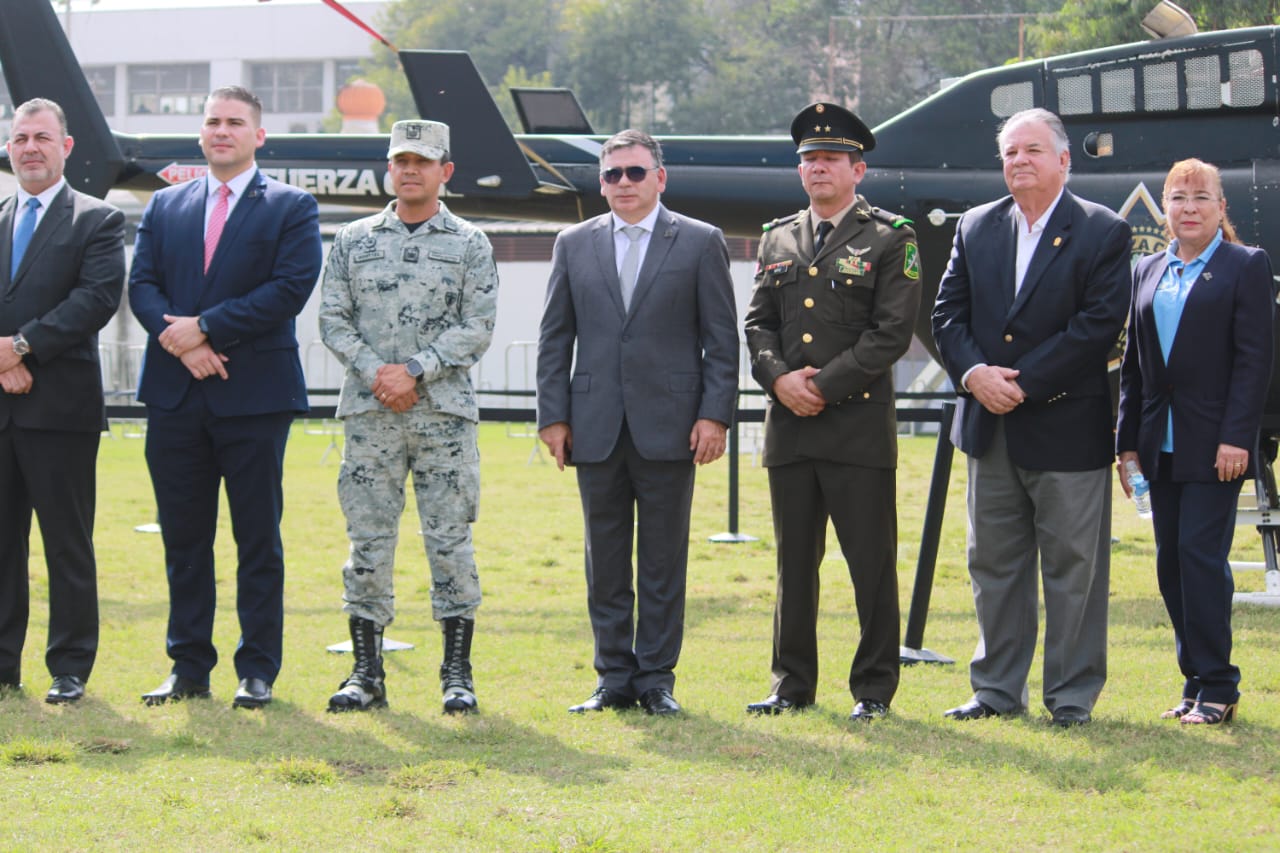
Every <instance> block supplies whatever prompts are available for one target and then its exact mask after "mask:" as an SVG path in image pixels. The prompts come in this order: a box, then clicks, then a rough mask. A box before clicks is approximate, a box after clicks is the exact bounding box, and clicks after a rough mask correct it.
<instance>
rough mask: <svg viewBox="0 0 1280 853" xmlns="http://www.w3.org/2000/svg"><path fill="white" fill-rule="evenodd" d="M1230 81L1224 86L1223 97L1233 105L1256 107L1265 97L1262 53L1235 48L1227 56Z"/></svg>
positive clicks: (1265, 88)
mask: <svg viewBox="0 0 1280 853" xmlns="http://www.w3.org/2000/svg"><path fill="white" fill-rule="evenodd" d="M1228 61H1229V65H1230V69H1231V81H1230V82H1229V83H1228V84H1227V85H1226V86H1225V87H1224V88H1225V90H1226V91H1225V92H1224V93H1223V94H1224V97H1225V98H1226V101H1227V103H1228V104H1229V105H1230V106H1233V107H1257V106H1261V105H1262V101H1263V98H1264V97H1266V92H1267V85H1266V80H1265V78H1264V77H1263V67H1262V54H1261V53H1260V52H1259V51H1256V50H1237V51H1236V52H1235V53H1233V54H1231V56H1230V57H1228Z"/></svg>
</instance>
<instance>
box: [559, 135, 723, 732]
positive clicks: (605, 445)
mask: <svg viewBox="0 0 1280 853" xmlns="http://www.w3.org/2000/svg"><path fill="white" fill-rule="evenodd" d="M600 166H601V170H600V194H601V195H603V196H604V197H605V199H606V200H607V201H608V202H609V208H610V212H609V213H606V214H603V215H601V216H597V217H596V218H594V219H590V220H588V221H586V222H583V223H581V224H579V225H575V226H573V227H572V228H568V229H566V230H564V231H563V232H561V233H560V236H559V237H557V238H556V244H555V250H554V252H553V254H552V260H551V267H552V269H551V279H550V281H549V283H548V285H547V298H546V305H545V308H544V312H543V317H542V328H541V333H540V336H539V341H538V428H539V436H540V437H541V438H542V440H543V441H544V442H545V443H546V445H547V447H548V449H549V450H550V451H551V454H552V455H553V456H554V457H555V460H556V464H557V465H558V466H559V467H560V468H561V470H563V469H564V466H565V463H567V462H571V464H573V465H574V466H575V467H576V468H577V473H578V491H579V493H580V495H581V498H582V511H583V516H584V518H585V520H586V574H587V610H588V613H589V614H590V616H591V628H592V631H593V633H594V635H595V669H596V672H597V675H598V678H597V684H596V690H595V692H594V693H592V694H591V697H590V698H589V699H587V700H586V701H585V702H583V703H582V704H580V705H574V706H573V707H572V708H570V709H569V710H570V711H571V712H574V713H582V712H584V711H601V710H604V709H605V708H627V707H631V706H633V705H635V703H636V700H637V699H638V700H639V701H640V704H641V705H642V706H643V707H644V709H645V711H647V712H648V713H650V714H664V715H665V714H678V713H679V712H680V710H681V709H680V705H679V704H678V703H677V702H676V700H675V698H674V697H673V695H672V690H673V688H674V686H675V672H674V670H675V666H676V661H677V659H678V658H679V656H680V645H681V640H682V637H683V631H684V594H685V568H686V562H687V558H688V552H689V510H690V506H691V503H692V500H693V482H694V465H695V463H696V464H699V465H704V464H706V463H708V462H712V461H714V460H716V459H718V458H719V457H720V455H721V454H723V453H724V449H725V435H726V432H727V429H728V427H729V425H730V423H731V422H732V418H733V411H734V406H735V403H736V397H737V365H738V334H737V328H736V323H737V319H736V317H737V312H736V309H735V307H734V301H733V285H732V282H731V280H730V278H729V253H728V250H727V248H726V247H725V242H724V236H723V235H722V234H721V233H720V231H719V229H717V228H714V227H712V226H710V225H708V224H706V223H705V222H699V221H698V220H696V219H690V218H688V217H685V216H680V215H679V214H676V213H672V212H671V211H669V210H667V209H666V208H665V207H663V206H662V204H661V203H660V202H659V200H658V197H659V195H660V194H661V192H662V191H663V190H664V189H665V188H666V181H667V172H666V169H664V168H663V166H662V149H661V148H660V147H659V145H658V143H657V142H656V141H655V140H654V139H653V138H652V137H650V136H649V135H648V134H646V133H642V132H640V131H637V130H624V131H622V132H621V133H619V134H617V135H615V136H613V137H612V138H610V139H609V140H608V141H606V142H605V144H604V146H603V147H602V149H601V152H600ZM575 343H576V344H577V355H576V358H575V355H574V345H575ZM637 521H638V524H637ZM633 537H635V538H637V539H638V547H637V555H636V556H637V559H636V567H635V583H634V586H633V583H632V566H631V550H632V540H633ZM637 598H639V606H638V613H637V614H636V615H634V616H633V611H634V610H637V607H636V599H637Z"/></svg>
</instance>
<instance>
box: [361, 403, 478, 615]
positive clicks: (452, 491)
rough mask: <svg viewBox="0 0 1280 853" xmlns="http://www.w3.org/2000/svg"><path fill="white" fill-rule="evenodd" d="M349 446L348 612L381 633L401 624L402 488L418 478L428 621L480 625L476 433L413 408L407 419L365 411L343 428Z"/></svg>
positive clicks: (461, 421) (470, 426)
mask: <svg viewBox="0 0 1280 853" xmlns="http://www.w3.org/2000/svg"><path fill="white" fill-rule="evenodd" d="M342 428H343V433H344V435H345V439H346V443H345V446H344V448H343V454H342V468H341V470H340V471H339V472H338V503H340V504H341V505H342V512H343V514H344V515H345V516H346V517H347V537H348V538H349V539H350V540H351V555H350V558H349V559H348V560H347V563H346V565H345V566H343V567H342V581H343V596H342V600H343V601H344V602H346V605H345V606H344V607H343V610H344V611H345V612H346V613H348V614H349V615H351V616H356V617H359V618H361V619H371V620H372V621H373V622H374V623H376V624H377V625H379V626H383V627H385V626H386V625H389V624H391V621H392V620H393V619H394V618H395V615H396V610H395V585H394V583H393V572H392V569H393V567H394V566H395V557H396V542H397V540H398V539H399V537H400V516H401V514H403V512H404V484H405V480H406V479H407V478H408V477H409V476H410V475H412V477H413V491H414V497H415V498H416V499H417V504H418V521H419V523H420V524H421V532H422V541H423V544H424V545H425V546H426V551H427V560H428V562H429V563H430V565H431V615H432V617H433V618H434V619H436V620H437V621H439V620H441V619H448V618H451V617H454V616H463V617H466V618H468V619H473V618H475V612H476V608H477V607H479V606H480V576H479V574H478V573H477V571H476V560H475V553H474V550H473V549H472V545H471V522H473V521H475V520H476V514H477V512H478V510H479V505H480V455H479V451H478V450H477V448H476V425H475V424H474V423H472V422H471V421H468V420H466V419H465V418H459V417H455V416H454V415H446V414H441V413H439V412H433V411H430V410H429V409H427V408H426V407H425V406H415V407H414V408H413V409H410V410H409V411H408V412H405V413H404V414H395V413H394V412H390V411H387V412H365V413H361V414H358V415H349V416H347V417H346V418H344V419H343V422H342Z"/></svg>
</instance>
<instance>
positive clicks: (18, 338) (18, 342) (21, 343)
mask: <svg viewBox="0 0 1280 853" xmlns="http://www.w3.org/2000/svg"><path fill="white" fill-rule="evenodd" d="M13 352H14V354H15V355H20V356H21V355H26V354H27V353H29V352H31V344H29V343H27V339H26V338H24V337H23V336H22V332H14V333H13Z"/></svg>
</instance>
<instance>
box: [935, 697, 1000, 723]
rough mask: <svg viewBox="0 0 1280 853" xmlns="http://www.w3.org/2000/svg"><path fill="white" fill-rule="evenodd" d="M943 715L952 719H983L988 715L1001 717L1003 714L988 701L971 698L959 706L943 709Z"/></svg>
mask: <svg viewBox="0 0 1280 853" xmlns="http://www.w3.org/2000/svg"><path fill="white" fill-rule="evenodd" d="M942 716H944V717H947V718H948V719H952V720H981V719H984V718H986V717H999V716H1001V714H1000V712H999V711H997V710H996V709H995V708H992V707H991V706H990V705H988V704H987V703H986V702H983V701H980V700H978V699H970V700H969V701H968V702H965V703H964V704H963V705H961V706H959V707H957V708H952V709H951V710H950V711H943V712H942Z"/></svg>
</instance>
